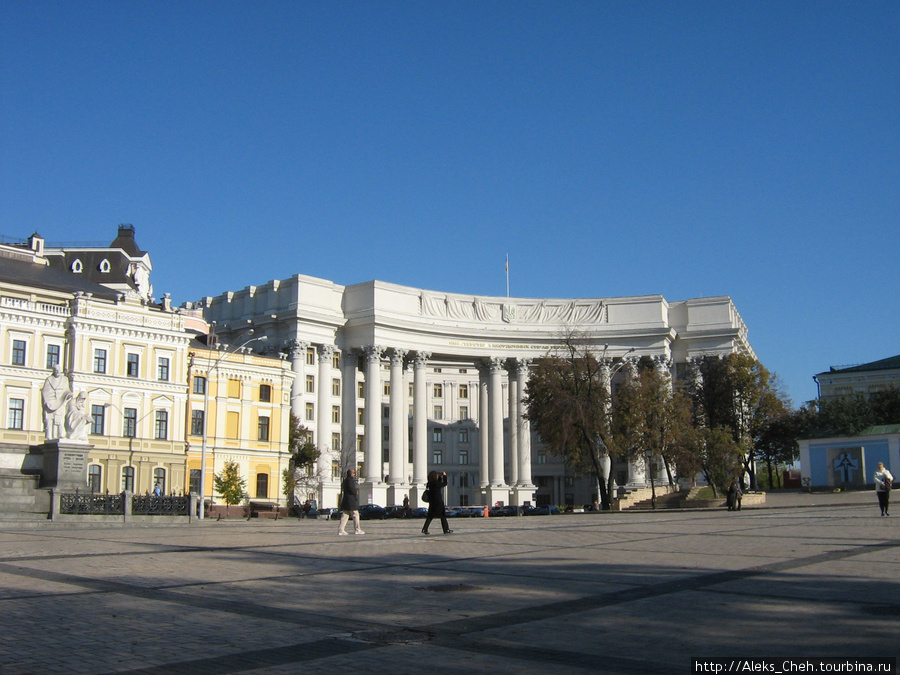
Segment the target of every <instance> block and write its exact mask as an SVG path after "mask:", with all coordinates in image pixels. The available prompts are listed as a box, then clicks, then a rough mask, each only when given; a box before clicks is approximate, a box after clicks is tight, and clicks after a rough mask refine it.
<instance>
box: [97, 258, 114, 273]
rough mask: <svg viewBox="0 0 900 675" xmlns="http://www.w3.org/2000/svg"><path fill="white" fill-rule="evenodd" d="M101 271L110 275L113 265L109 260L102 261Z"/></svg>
mask: <svg viewBox="0 0 900 675" xmlns="http://www.w3.org/2000/svg"><path fill="white" fill-rule="evenodd" d="M99 269H100V271H101V272H102V273H103V274H109V271H110V270H111V269H112V265H110V264H109V260H107V259H106V258H104V259H103V260H101V261H100V268H99Z"/></svg>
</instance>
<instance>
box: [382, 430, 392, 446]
mask: <svg viewBox="0 0 900 675" xmlns="http://www.w3.org/2000/svg"><path fill="white" fill-rule="evenodd" d="M381 438H382V439H383V440H384V441H385V443H386V442H388V441H389V440H391V428H390V427H384V428H383V429H382V432H381Z"/></svg>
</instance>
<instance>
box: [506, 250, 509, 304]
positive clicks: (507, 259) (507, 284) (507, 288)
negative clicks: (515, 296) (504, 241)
mask: <svg viewBox="0 0 900 675" xmlns="http://www.w3.org/2000/svg"><path fill="white" fill-rule="evenodd" d="M506 297H507V298H508V297H509V253H507V254H506Z"/></svg>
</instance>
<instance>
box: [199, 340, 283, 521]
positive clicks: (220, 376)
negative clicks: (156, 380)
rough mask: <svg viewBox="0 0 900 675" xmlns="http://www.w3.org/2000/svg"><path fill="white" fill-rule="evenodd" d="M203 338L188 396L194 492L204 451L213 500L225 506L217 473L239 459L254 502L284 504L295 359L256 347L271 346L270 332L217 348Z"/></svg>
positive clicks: (206, 494)
mask: <svg viewBox="0 0 900 675" xmlns="http://www.w3.org/2000/svg"><path fill="white" fill-rule="evenodd" d="M198 338H199V339H195V340H193V341H192V342H191V344H190V347H189V351H188V378H189V388H190V396H189V401H188V408H187V413H186V415H185V418H186V420H187V425H188V426H187V429H186V433H185V435H186V437H187V446H188V457H187V463H188V470H189V472H190V486H191V491H192V492H199V491H200V481H201V467H202V459H203V456H204V454H205V457H206V471H205V485H204V489H203V496H204V498H205V499H206V500H207V501H209V500H210V498H211V500H212V502H213V503H214V504H222V503H223V502H222V498H221V495H219V494H218V493H216V491H215V489H214V481H213V476H214V475H219V474H221V472H222V471H223V469H224V468H225V465H226V464H227V463H229V462H234V463H235V464H236V465H237V466H238V469H239V471H240V475H241V478H243V479H244V480H245V481H246V490H245V492H246V494H247V496H248V497H249V499H250V500H252V501H267V502H276V503H278V504H280V505H282V506H286V505H287V502H286V498H285V495H284V489H283V485H284V482H283V472H284V470H285V469H287V468H288V467H289V463H290V451H289V445H288V429H289V423H290V397H291V383H292V382H293V379H294V374H293V373H292V372H291V366H290V362H289V361H286V360H285V359H284V357H283V356H278V355H273V356H264V355H260V354H256V353H254V352H253V351H252V350H253V349H254V348H255V349H259V348H260V347H261V346H264V345H265V344H266V343H265V339H264V338H265V336H261V335H260V336H256V337H253V336H252V335H249V334H248V335H247V336H246V337H245V338H244V339H242V340H240V341H239V342H238V343H237V344H236V345H226V344H218V345H217V344H215V338H214V337H210V336H206V335H201V336H198ZM207 338H208V339H209V341H210V343H211V344H210V345H209V346H207V344H206V340H207ZM204 434H205V435H204ZM204 446H205V451H204Z"/></svg>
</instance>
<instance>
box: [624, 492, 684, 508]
mask: <svg viewBox="0 0 900 675" xmlns="http://www.w3.org/2000/svg"><path fill="white" fill-rule="evenodd" d="M685 496H686V493H685V492H666V493H663V494H660V493H659V491H657V493H656V510H657V511H660V510H662V509H680V508H681V507H682V506H683V503H682V502H683V501H684V499H685ZM628 510H629V511H652V510H653V495H650V497H645V498H642V499H641V500H640V501H636V502H633V503H632V504H631V505H630V506H629V508H628Z"/></svg>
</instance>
